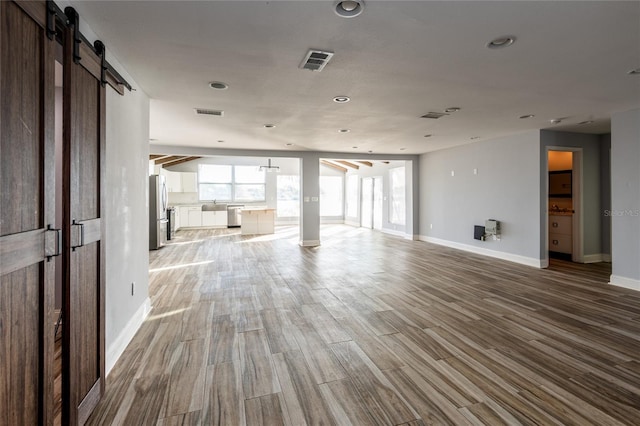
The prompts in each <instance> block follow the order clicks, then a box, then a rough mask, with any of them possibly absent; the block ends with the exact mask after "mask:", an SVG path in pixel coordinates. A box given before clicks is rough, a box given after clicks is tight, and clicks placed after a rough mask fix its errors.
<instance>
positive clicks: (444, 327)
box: [89, 225, 640, 426]
mask: <svg viewBox="0 0 640 426" xmlns="http://www.w3.org/2000/svg"><path fill="white" fill-rule="evenodd" d="M322 241H323V245H322V246H320V247H317V248H302V247H299V246H298V244H297V233H296V232H295V229H293V228H279V229H278V231H277V233H276V234H275V235H271V236H259V237H251V236H242V235H240V234H239V231H238V230H226V229H223V230H197V231H179V232H178V233H177V238H176V239H175V240H174V242H172V243H171V244H169V245H168V246H166V247H165V248H163V249H161V250H159V251H154V252H151V255H150V266H149V268H150V272H149V280H150V283H149V292H150V297H151V301H152V306H153V310H152V312H151V314H150V315H149V317H148V318H147V319H146V321H145V322H144V324H143V325H142V327H141V328H140V330H139V331H138V333H137V334H136V336H135V337H134V338H133V340H132V342H131V343H130V344H129V346H128V347H127V349H126V350H125V352H124V354H123V355H122V357H121V359H120V360H119V361H118V363H117V364H116V366H115V367H114V369H113V371H112V372H111V373H110V375H109V376H108V378H107V389H106V394H105V395H104V398H103V399H102V401H101V402H100V404H99V405H98V407H97V409H96V411H95V412H94V414H93V415H92V417H91V418H90V419H89V424H92V425H105V424H126V425H130V424H135V425H163V426H167V425H331V424H335V425H499V424H505V425H552V424H557V425H580V426H584V425H603V424H606V425H633V424H638V421H639V419H640V293H638V292H634V291H631V290H625V289H621V288H617V287H613V286H610V285H608V284H607V281H608V278H609V274H610V273H611V271H610V265H608V264H591V265H577V264H572V263H569V262H564V261H552V264H551V267H550V268H549V269H547V270H538V269H535V268H531V267H526V266H520V265H517V264H513V263H509V262H504V261H500V260H496V259H492V258H485V257H481V256H477V255H473V254H469V253H464V252H460V251H456V250H453V249H449V248H444V247H440V246H435V245H431V244H428V243H424V242H415V241H408V240H404V239H400V238H397V237H393V236H389V235H385V234H382V233H379V232H371V231H369V230H365V229H358V228H351V227H347V226H342V225H332V226H327V227H323V229H322Z"/></svg>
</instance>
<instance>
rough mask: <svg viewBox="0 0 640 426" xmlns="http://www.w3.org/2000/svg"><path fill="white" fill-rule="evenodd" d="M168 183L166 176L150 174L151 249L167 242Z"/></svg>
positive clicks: (155, 248)
mask: <svg viewBox="0 0 640 426" xmlns="http://www.w3.org/2000/svg"><path fill="white" fill-rule="evenodd" d="M167 203H168V195H167V185H166V183H165V179H164V176H160V175H151V176H149V250H157V249H159V248H160V247H162V246H163V245H165V244H166V243H167V223H168V222H169V220H168V219H167Z"/></svg>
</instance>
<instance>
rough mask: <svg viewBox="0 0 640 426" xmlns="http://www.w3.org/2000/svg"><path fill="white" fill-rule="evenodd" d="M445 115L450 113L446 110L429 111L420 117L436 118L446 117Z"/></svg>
mask: <svg viewBox="0 0 640 426" xmlns="http://www.w3.org/2000/svg"><path fill="white" fill-rule="evenodd" d="M445 115H449V114H446V113H444V112H428V113H426V114H425V115H423V116H421V117H420V118H434V119H437V118H440V117H444V116H445Z"/></svg>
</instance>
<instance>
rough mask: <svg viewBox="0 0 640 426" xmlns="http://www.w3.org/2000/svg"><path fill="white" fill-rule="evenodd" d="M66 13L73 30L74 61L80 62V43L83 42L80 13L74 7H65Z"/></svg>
mask: <svg viewBox="0 0 640 426" xmlns="http://www.w3.org/2000/svg"><path fill="white" fill-rule="evenodd" d="M64 14H65V15H67V18H69V25H70V26H71V27H72V30H73V62H75V63H76V64H79V63H80V59H82V57H81V56H80V43H82V38H81V37H80V36H81V34H80V15H78V12H76V10H75V9H74V8H72V7H67V8H65V9H64Z"/></svg>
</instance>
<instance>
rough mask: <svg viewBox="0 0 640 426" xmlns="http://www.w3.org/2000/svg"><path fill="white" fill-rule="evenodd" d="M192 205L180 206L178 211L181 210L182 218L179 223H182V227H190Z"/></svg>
mask: <svg viewBox="0 0 640 426" xmlns="http://www.w3.org/2000/svg"><path fill="white" fill-rule="evenodd" d="M190 208H191V207H186V206H179V207H178V211H179V213H178V214H179V216H180V220H179V222H178V223H179V224H180V228H188V227H189V209H190Z"/></svg>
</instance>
